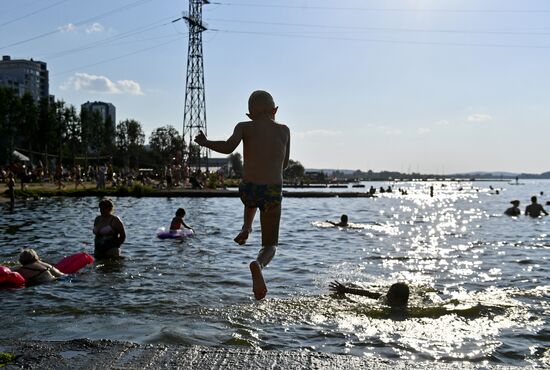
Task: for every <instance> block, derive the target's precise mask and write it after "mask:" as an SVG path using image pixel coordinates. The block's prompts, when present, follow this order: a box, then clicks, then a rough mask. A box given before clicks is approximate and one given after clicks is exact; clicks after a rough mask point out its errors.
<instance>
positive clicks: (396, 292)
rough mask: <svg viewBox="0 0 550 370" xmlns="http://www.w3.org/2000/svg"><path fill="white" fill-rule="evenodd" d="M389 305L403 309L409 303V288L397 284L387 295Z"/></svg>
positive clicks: (404, 284) (402, 284) (403, 284)
mask: <svg viewBox="0 0 550 370" xmlns="http://www.w3.org/2000/svg"><path fill="white" fill-rule="evenodd" d="M386 297H387V299H388V304H389V305H390V306H392V307H403V306H406V305H407V302H408V301H409V286H408V285H407V284H406V283H395V284H392V286H390V289H389V290H388V293H387V294H386Z"/></svg>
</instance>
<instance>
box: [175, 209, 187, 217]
mask: <svg viewBox="0 0 550 370" xmlns="http://www.w3.org/2000/svg"><path fill="white" fill-rule="evenodd" d="M176 216H177V217H183V216H185V209H183V208H178V210H177V211H176Z"/></svg>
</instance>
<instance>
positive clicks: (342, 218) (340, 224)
mask: <svg viewBox="0 0 550 370" xmlns="http://www.w3.org/2000/svg"><path fill="white" fill-rule="evenodd" d="M326 222H328V223H329V224H332V225H334V226H338V227H347V226H348V215H342V216H340V222H334V221H330V220H327V221H326Z"/></svg>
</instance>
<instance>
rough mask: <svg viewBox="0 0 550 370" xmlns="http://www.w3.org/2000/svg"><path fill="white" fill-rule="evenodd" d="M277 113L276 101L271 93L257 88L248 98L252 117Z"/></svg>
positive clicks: (249, 115)
mask: <svg viewBox="0 0 550 370" xmlns="http://www.w3.org/2000/svg"><path fill="white" fill-rule="evenodd" d="M275 113H277V107H276V106H275V101H274V100H273V97H272V96H271V94H270V93H268V92H267V91H263V90H256V91H254V92H253V93H252V94H250V98H248V114H247V116H248V117H250V118H251V119H254V118H263V117H269V118H271V117H274V116H275Z"/></svg>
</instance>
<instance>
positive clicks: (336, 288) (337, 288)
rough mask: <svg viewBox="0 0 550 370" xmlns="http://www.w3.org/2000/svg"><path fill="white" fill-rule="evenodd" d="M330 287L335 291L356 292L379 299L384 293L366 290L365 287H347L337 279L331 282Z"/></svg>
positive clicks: (342, 292)
mask: <svg viewBox="0 0 550 370" xmlns="http://www.w3.org/2000/svg"><path fill="white" fill-rule="evenodd" d="M329 288H330V290H332V291H333V292H335V293H340V294H344V293H348V294H355V295H360V296H364V297H368V298H372V299H378V298H380V297H381V296H382V294H380V293H374V292H369V291H368V290H365V289H355V288H347V287H345V286H344V284H341V283H339V282H338V281H336V280H335V281H333V282H332V283H330V284H329Z"/></svg>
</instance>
